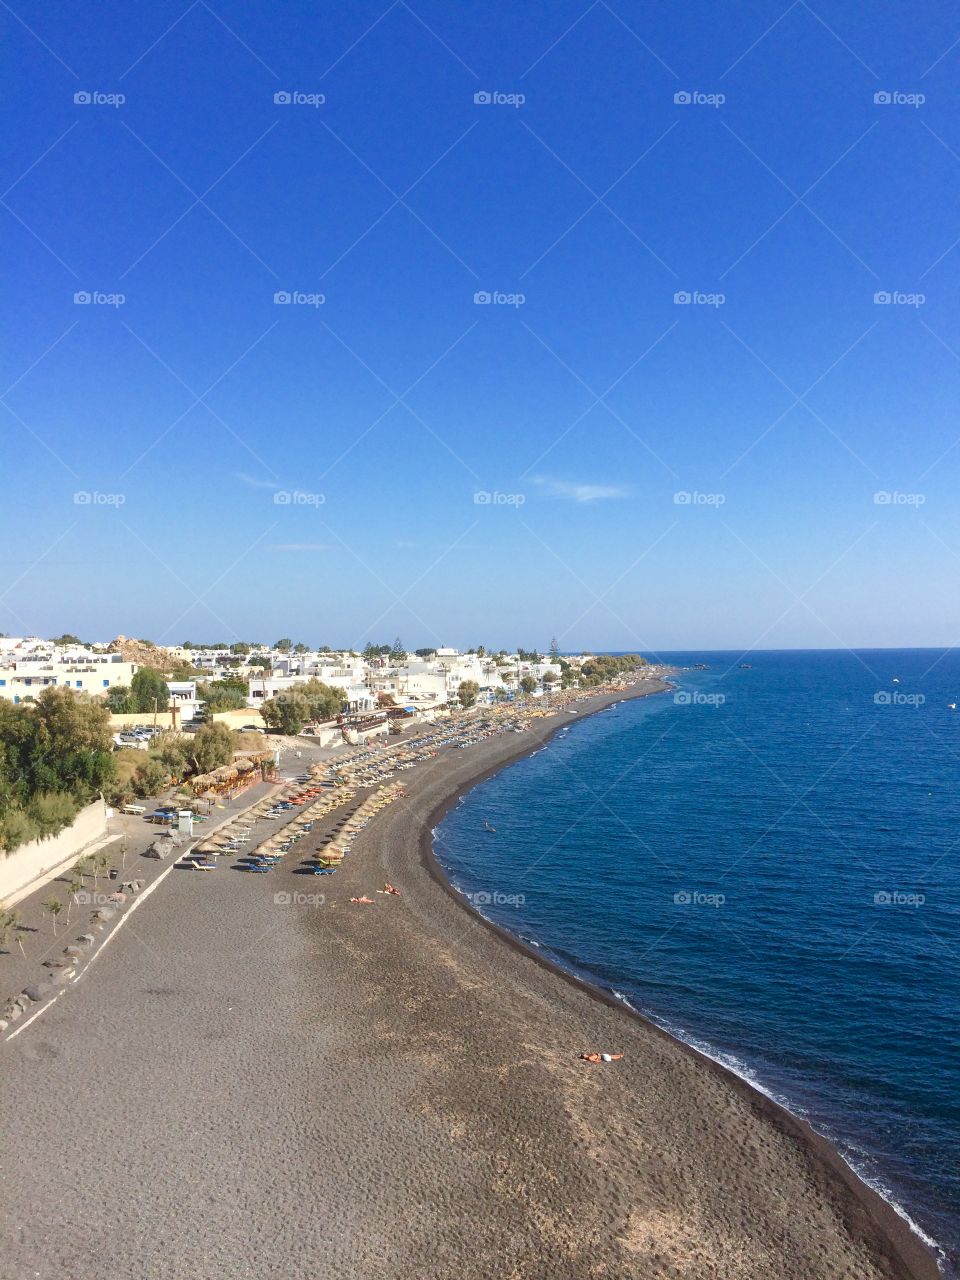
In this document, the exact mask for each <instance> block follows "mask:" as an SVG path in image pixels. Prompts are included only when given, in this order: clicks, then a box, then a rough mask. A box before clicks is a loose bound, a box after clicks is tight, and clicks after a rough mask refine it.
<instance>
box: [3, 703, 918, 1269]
mask: <svg viewBox="0 0 960 1280" xmlns="http://www.w3.org/2000/svg"><path fill="white" fill-rule="evenodd" d="M623 696H624V695H623V694H622V693H620V694H616V695H614V696H612V697H608V698H601V699H596V700H594V701H593V703H592V704H591V709H592V710H599V709H600V708H601V707H602V706H605V705H609V703H610V702H613V701H616V700H618V699H619V698H621V697H623ZM581 714H582V712H581ZM572 719H573V717H571V716H570V715H568V714H566V713H563V714H561V715H560V716H557V717H550V718H546V719H543V720H539V721H536V722H534V725H533V727H532V729H531V730H530V731H529V732H527V733H525V734H523V735H515V734H502V735H499V736H497V737H494V738H491V739H488V740H486V741H484V742H482V743H481V744H479V745H477V746H475V747H472V748H470V749H469V750H466V751H455V752H443V753H441V755H440V756H439V757H438V758H436V759H433V760H430V761H429V762H427V763H426V764H424V765H422V766H420V767H418V768H417V769H416V770H415V771H414V770H411V771H409V772H408V773H405V774H402V775H401V777H402V779H403V781H404V784H405V786H406V787H407V796H406V798H405V799H404V800H403V801H401V802H398V803H395V804H393V805H392V806H390V807H389V808H388V809H387V810H386V811H385V812H383V813H382V814H380V815H379V816H378V817H377V818H376V819H375V820H374V822H373V823H372V825H371V826H370V827H369V828H368V829H367V830H366V831H364V832H363V833H362V834H361V836H360V837H359V838H358V839H357V840H356V842H355V845H354V849H353V852H352V853H351V854H350V856H349V858H348V860H347V862H346V864H345V866H344V867H343V869H342V870H341V871H339V872H338V873H337V874H336V875H335V876H331V877H322V878H318V879H313V878H308V877H303V876H298V875H296V874H294V873H293V867H294V866H295V864H296V861H297V860H296V859H295V858H289V859H288V860H287V864H288V865H285V866H284V867H283V868H282V869H280V870H278V871H277V872H275V873H272V874H271V875H269V876H265V877H258V876H254V877H251V876H243V875H237V874H233V873H231V872H229V871H227V870H223V871H219V872H218V873H217V874H216V875H210V876H199V875H178V874H174V875H172V876H170V877H169V878H168V879H167V880H166V881H165V882H164V884H163V885H162V886H161V889H160V891H159V892H158V893H157V894H156V895H154V897H153V898H152V899H151V900H150V902H149V903H147V904H145V906H144V910H143V911H141V912H139V913H138V914H137V916H136V917H135V918H134V919H133V920H132V921H131V924H130V927H129V928H127V929H126V930H125V931H124V932H123V933H122V934H121V935H120V936H118V938H117V940H116V943H115V945H114V946H112V947H111V948H110V949H109V950H108V951H107V952H106V953H105V954H104V955H103V957H102V958H101V959H100V960H99V962H98V963H97V964H96V965H95V966H94V967H93V968H92V970H91V971H90V973H89V974H87V975H84V976H83V977H81V979H80V980H79V981H78V983H77V984H76V986H75V988H74V989H72V990H71V991H69V992H68V993H67V995H66V996H65V997H64V998H63V999H62V1000H60V1001H59V1002H58V1004H57V1005H56V1006H55V1007H54V1008H53V1009H51V1010H50V1012H49V1014H48V1015H46V1016H45V1017H43V1018H42V1019H40V1020H39V1021H38V1022H37V1023H36V1024H34V1025H33V1026H31V1027H28V1028H27V1030H26V1031H25V1032H24V1034H22V1035H21V1036H19V1037H18V1038H17V1039H16V1040H15V1041H13V1042H12V1043H10V1044H6V1045H4V1046H2V1055H3V1056H2V1062H0V1071H2V1072H3V1081H4V1118H3V1139H4V1151H5V1158H4V1161H3V1166H2V1173H0V1176H2V1179H3V1184H2V1185H3V1192H2V1196H3V1203H4V1212H3V1221H2V1231H0V1256H2V1258H3V1267H2V1270H3V1274H4V1275H5V1276H9V1277H10V1278H11V1280H27V1278H28V1277H31V1278H36V1277H40V1278H42V1280H54V1278H56V1280H61V1278H62V1277H78V1278H79V1277H83V1278H84V1280H100V1278H101V1277H103V1278H104V1280H106V1278H107V1277H110V1278H111V1280H112V1278H124V1280H125V1278H126V1277H131V1278H132V1277H137V1278H138V1280H140V1278H142V1277H163V1278H164V1280H166V1278H167V1277H169V1278H177V1280H179V1278H180V1277H184V1278H186V1277H191V1278H195V1277H211V1278H216V1280H219V1278H220V1277H223V1278H224V1280H226V1278H228V1277H229V1278H230V1280H233V1278H235V1277H274V1276H275V1277H280V1276H284V1277H291V1276H296V1277H301V1276H302V1277H321V1278H324V1280H325V1278H326V1277H333V1276H337V1277H342V1276H344V1275H347V1276H351V1277H353V1276H356V1277H369V1278H371V1280H395V1278H396V1280H399V1278H401V1277H403V1278H404V1280H406V1278H408V1277H409V1278H410V1280H413V1278H414V1277H416V1278H417V1280H441V1278H442V1280H447V1278H448V1277H471V1278H472V1277H477V1278H478V1280H479V1278H480V1277H485V1278H486V1277H501V1276H504V1277H517V1278H520V1277H523V1278H530V1280H532V1278H534V1277H537V1278H539V1277H560V1278H565V1277H571V1280H572V1278H573V1277H577V1278H578V1280H582V1277H585V1276H590V1277H618V1278H619V1277H655V1276H656V1277H698V1278H701V1277H711V1278H714V1277H715V1278H716V1280H721V1278H723V1280H729V1278H732V1277H743V1278H747V1277H749V1278H751V1280H752V1278H756V1280H760V1278H761V1277H762V1278H763V1280H767V1278H768V1277H773V1276H776V1277H784V1278H787V1280H793V1278H794V1277H795V1278H796V1280H811V1278H814V1277H818V1278H824V1280H826V1278H829V1280H874V1278H877V1280H879V1278H880V1277H885V1278H887V1280H893V1278H894V1277H902V1278H906V1277H916V1278H921V1277H922V1278H924V1280H926V1278H928V1277H930V1278H932V1277H933V1276H935V1275H936V1267H935V1264H934V1260H933V1258H932V1256H931V1255H930V1254H929V1253H928V1251H927V1250H926V1249H925V1248H924V1247H923V1245H922V1244H921V1242H920V1241H919V1240H918V1239H917V1238H916V1237H915V1236H914V1235H912V1234H911V1233H910V1231H909V1230H908V1228H907V1226H906V1224H905V1223H904V1222H903V1221H902V1220H901V1219H900V1218H899V1217H898V1216H897V1215H896V1214H895V1213H894V1211H893V1210H892V1209H891V1208H890V1207H889V1206H888V1205H886V1204H885V1203H884V1202H883V1201H882V1200H881V1199H880V1198H879V1197H878V1196H876V1195H874V1194H873V1193H872V1192H871V1191H869V1189H868V1188H866V1187H865V1186H863V1185H862V1184H861V1183H860V1182H859V1181H858V1180H857V1179H856V1178H855V1177H854V1175H853V1174H852V1173H851V1172H850V1171H849V1170H848V1169H847V1167H846V1166H845V1165H844V1164H843V1162H842V1161H841V1160H840V1159H839V1157H838V1156H836V1154H835V1153H834V1152H833V1151H832V1150H831V1148H830V1147H829V1146H828V1144H826V1143H825V1142H823V1141H821V1140H820V1139H819V1138H817V1137H816V1136H815V1135H814V1134H812V1133H811V1131H810V1130H809V1129H808V1128H807V1127H806V1126H805V1125H803V1124H802V1123H800V1122H798V1121H796V1120H794V1119H793V1118H792V1117H790V1116H789V1115H787V1114H786V1113H785V1112H783V1111H782V1110H781V1109H780V1108H778V1107H776V1106H775V1105H774V1104H773V1103H771V1102H769V1101H768V1100H767V1099H766V1098H764V1097H762V1096H761V1095H759V1094H757V1093H756V1092H754V1091H753V1090H751V1089H750V1088H749V1087H748V1086H747V1085H746V1084H744V1083H743V1082H741V1081H740V1080H738V1079H736V1078H735V1077H733V1076H731V1075H729V1074H728V1073H726V1072H725V1071H723V1070H722V1069H721V1068H719V1067H718V1066H716V1065H715V1064H714V1063H712V1062H710V1061H708V1060H706V1059H704V1058H702V1057H701V1056H700V1055H698V1054H696V1053H695V1052H693V1051H692V1050H690V1049H688V1048H687V1047H685V1046H683V1045H681V1044H679V1043H678V1042H676V1041H674V1040H672V1039H671V1038H670V1037H668V1036H667V1035H665V1034H664V1033H662V1032H660V1031H659V1030H658V1029H656V1028H655V1027H653V1026H651V1025H650V1024H649V1023H647V1022H645V1021H644V1020H643V1019H641V1018H638V1017H636V1016H634V1015H632V1014H631V1013H630V1012H629V1011H628V1010H626V1009H624V1008H623V1007H622V1006H621V1005H620V1004H619V1003H618V1002H617V1001H615V1000H614V999H612V998H608V997H607V996H605V995H604V994H603V993H597V992H593V991H591V990H589V989H588V988H586V987H585V986H583V985H582V984H581V983H579V982H577V981H575V980H573V979H572V978H569V977H567V976H566V975H562V974H560V973H558V972H557V971H556V970H554V969H553V968H552V967H550V966H549V965H547V964H545V963H543V961H542V960H541V959H540V958H538V957H536V956H534V955H531V954H528V953H527V952H526V951H525V950H524V949H523V948H522V947H521V946H519V945H518V944H516V943H515V942H514V941H513V940H512V939H510V938H509V937H507V936H506V935H504V934H502V933H501V932H500V931H499V930H497V929H495V928H494V927H492V926H490V925H489V924H488V923H486V922H485V921H482V920H481V919H480V918H479V917H477V916H475V915H474V914H473V913H471V912H470V911H468V910H467V909H466V907H465V905H464V903H463V901H462V900H461V899H460V898H459V896H458V895H456V894H455V893H454V892H453V891H452V890H451V889H450V888H449V886H448V885H447V883H446V881H445V879H444V878H443V876H442V874H441V873H440V871H439V869H438V868H437V866H436V864H435V862H434V860H433V855H432V851H431V848H430V831H431V828H432V827H433V826H434V825H435V824H436V822H437V820H438V818H439V816H440V815H441V814H442V813H443V812H444V810H445V809H446V808H447V807H449V806H450V805H451V804H452V803H455V800H456V797H457V796H458V795H460V794H462V793H463V791H464V790H466V789H467V788H469V787H470V786H472V785H474V784H475V783H476V782H477V781H478V780H479V779H480V778H481V777H483V776H485V775H487V774H489V773H491V772H492V771H494V770H496V769H498V768H500V767H502V766H503V765H504V764H505V763H507V762H508V761H509V760H511V759H514V758H516V757H518V756H519V755H521V754H524V753H525V752H528V751H530V750H533V749H535V748H536V747H537V746H539V745H540V744H541V743H542V741H543V740H544V739H545V738H546V737H548V736H549V735H550V733H552V732H553V731H554V730H555V729H556V728H557V727H558V725H559V724H567V723H570V721H571V720H572ZM385 880H389V881H390V882H392V883H393V884H394V885H396V886H397V887H398V888H400V890H401V894H402V896H401V897H399V898H396V897H389V896H384V895H382V894H379V893H377V892H376V890H378V889H381V888H382V887H383V883H384V881H385ZM492 887H493V886H492ZM278 893H279V894H281V895H283V894H286V895H288V897H290V898H291V901H287V902H284V901H280V902H278V901H276V895H278ZM363 893H366V894H369V895H370V897H371V898H372V899H373V902H372V904H371V905H367V906H358V905H353V904H351V903H350V901H349V899H350V897H352V896H355V895H358V894H363ZM315 894H322V895H323V896H324V899H325V901H324V902H323V904H322V905H320V904H316V903H315V902H314V901H311V900H310V895H315ZM297 895H301V898H300V899H299V900H298V898H297ZM594 1047H599V1048H603V1049H613V1048H616V1049H622V1050H623V1051H624V1053H625V1057H624V1060H623V1061H622V1062H619V1063H616V1064H611V1065H605V1066H593V1065H591V1064H588V1063H584V1062H580V1061H579V1060H578V1058H577V1054H578V1053H579V1052H580V1051H581V1050H582V1049H587V1048H594Z"/></svg>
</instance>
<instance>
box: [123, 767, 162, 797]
mask: <svg viewBox="0 0 960 1280" xmlns="http://www.w3.org/2000/svg"><path fill="white" fill-rule="evenodd" d="M169 780H170V774H169V773H168V772H167V770H166V769H165V768H164V767H163V765H162V764H161V763H160V761H159V760H154V759H152V758H148V759H146V760H144V762H143V764H142V765H140V766H139V767H138V768H137V771H136V772H135V773H134V775H133V778H132V780H131V781H132V785H133V789H134V791H135V792H136V794H137V795H138V796H140V797H143V796H157V795H159V794H160V792H161V791H164V790H166V787H167V783H168V782H169Z"/></svg>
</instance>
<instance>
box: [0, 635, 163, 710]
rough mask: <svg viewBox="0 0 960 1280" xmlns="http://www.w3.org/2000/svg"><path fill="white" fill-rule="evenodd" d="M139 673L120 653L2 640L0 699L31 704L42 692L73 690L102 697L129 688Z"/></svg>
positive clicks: (72, 646)
mask: <svg viewBox="0 0 960 1280" xmlns="http://www.w3.org/2000/svg"><path fill="white" fill-rule="evenodd" d="M138 670H139V668H138V667H137V664H136V663H135V662H124V661H123V659H122V657H121V655H120V654H119V653H94V652H93V650H91V649H86V648H84V647H83V646H82V645H65V646H62V647H60V646H57V645H53V644H50V643H49V641H44V640H36V639H35V638H33V637H31V639H30V640H28V641H23V640H21V641H14V642H11V641H9V640H7V641H5V642H4V644H3V648H2V649H0V698H5V699H6V700H7V701H8V702H14V703H20V702H32V701H35V700H36V698H37V696H38V695H39V694H41V693H43V691H44V689H52V688H61V689H64V688H66V689H73V690H74V692H77V693H89V694H92V695H94V696H95V697H102V696H103V695H104V694H105V693H106V692H107V691H108V690H109V689H112V688H115V687H116V686H117V685H129V683H130V681H131V680H132V679H133V676H134V674H135V673H136V672H137V671H138Z"/></svg>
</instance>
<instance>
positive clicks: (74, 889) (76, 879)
mask: <svg viewBox="0 0 960 1280" xmlns="http://www.w3.org/2000/svg"><path fill="white" fill-rule="evenodd" d="M82 888H83V877H82V876H81V875H80V874H79V872H78V871H76V870H74V873H73V875H72V876H71V877H70V879H69V880H68V881H67V924H69V923H70V908H71V907H72V906H73V904H74V903H75V902H76V900H77V894H78V893H79V892H80V890H81V889H82Z"/></svg>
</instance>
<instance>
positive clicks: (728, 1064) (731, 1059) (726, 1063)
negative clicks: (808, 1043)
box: [613, 991, 946, 1270]
mask: <svg viewBox="0 0 960 1280" xmlns="http://www.w3.org/2000/svg"><path fill="white" fill-rule="evenodd" d="M613 994H614V995H615V996H616V997H617V998H618V999H621V1000H623V1002H624V1004H626V1005H628V1006H629V1007H630V1008H633V1005H631V1004H630V1002H629V1001H628V1000H626V999H625V998H624V997H623V996H621V994H620V992H619V991H614V993H613ZM644 1016H645V1017H649V1018H650V1021H651V1022H655V1023H656V1024H657V1026H658V1027H661V1028H662V1029H663V1030H664V1031H666V1032H668V1033H669V1034H670V1035H671V1036H673V1038H674V1039H675V1040H680V1041H682V1042H683V1043H684V1044H687V1045H689V1046H690V1047H691V1048H692V1049H696V1051H697V1052H698V1053H701V1054H703V1056H704V1057H705V1058H709V1059H710V1060H711V1061H712V1062H716V1063H717V1064H718V1065H719V1066H721V1067H723V1068H724V1070H725V1071H729V1072H731V1073H732V1074H733V1075H735V1076H739V1078H740V1079H741V1080H744V1081H746V1083H747V1084H748V1085H749V1086H750V1087H751V1089H756V1091H757V1092H758V1093H762V1094H763V1096H764V1097H765V1098H769V1099H770V1101H771V1102H775V1103H776V1104H777V1106H778V1107H782V1108H783V1109H784V1111H788V1112H789V1113H790V1115H792V1116H795V1117H796V1118H797V1119H798V1120H804V1121H806V1123H807V1124H811V1127H812V1128H814V1130H815V1131H816V1132H817V1133H820V1130H819V1129H817V1127H816V1126H815V1125H812V1123H811V1121H810V1119H809V1117H808V1116H807V1115H806V1113H805V1112H804V1110H803V1108H802V1107H799V1106H797V1104H796V1103H795V1102H793V1100H792V1099H790V1098H788V1097H786V1095H785V1094H782V1093H777V1092H776V1091H775V1090H773V1089H771V1088H770V1087H769V1086H768V1085H766V1084H764V1082H763V1081H762V1080H761V1079H760V1078H759V1076H758V1075H757V1073H756V1072H755V1071H754V1070H753V1068H752V1067H750V1066H748V1065H747V1063H745V1062H742V1061H741V1060H740V1059H739V1058H737V1057H735V1056H734V1055H733V1054H732V1053H724V1052H722V1051H720V1050H717V1049H715V1048H714V1047H713V1046H712V1045H710V1044H708V1043H707V1042H706V1041H704V1040H700V1039H699V1038H698V1037H696V1036H692V1035H690V1033H689V1032H688V1031H685V1030H683V1029H682V1028H680V1027H677V1026H674V1025H673V1024H671V1023H669V1022H667V1021H666V1020H665V1019H662V1018H655V1017H652V1016H651V1015H650V1014H644ZM820 1136H821V1137H824V1138H826V1139H827V1141H828V1142H829V1143H830V1145H831V1146H832V1147H833V1148H834V1150H835V1151H837V1154H838V1155H839V1156H840V1159H841V1160H842V1161H843V1162H844V1164H845V1165H847V1166H848V1167H849V1168H850V1169H852V1170H853V1172H854V1173H855V1174H856V1175H857V1177H858V1178H859V1179H860V1181H861V1182H862V1183H864V1184H865V1185H866V1186H868V1187H869V1188H870V1189H871V1191H875V1192H876V1193H877V1195H878V1196H880V1198H881V1199H883V1200H886V1202H887V1204H888V1205H889V1206H890V1208H891V1209H893V1211H894V1212H895V1213H896V1214H897V1215H898V1216H899V1217H901V1218H902V1219H903V1220H904V1222H905V1223H906V1224H907V1226H908V1227H909V1228H910V1230H911V1231H912V1232H913V1233H914V1235H915V1236H918V1237H919V1238H920V1239H921V1240H922V1241H923V1243H924V1244H925V1245H926V1246H927V1248H929V1249H933V1250H934V1251H935V1253H936V1254H937V1255H938V1259H939V1260H940V1262H942V1260H943V1259H945V1258H946V1253H945V1251H944V1250H943V1248H942V1247H941V1246H940V1245H939V1244H938V1243H937V1241H936V1240H935V1239H934V1238H933V1237H932V1236H931V1235H929V1234H928V1233H927V1232H926V1231H924V1229H923V1227H921V1226H920V1224H919V1223H918V1222H916V1221H915V1220H914V1219H913V1218H912V1217H911V1216H910V1214H909V1213H908V1212H907V1210H906V1209H905V1208H904V1207H903V1205H902V1204H901V1203H900V1202H899V1200H897V1199H896V1197H895V1195H894V1193H893V1191H892V1190H891V1189H890V1188H889V1187H888V1186H886V1184H885V1183H884V1182H882V1181H881V1180H880V1179H879V1178H878V1177H877V1176H876V1175H874V1174H870V1173H867V1172H866V1171H865V1170H864V1169H862V1168H861V1167H859V1164H858V1161H857V1160H856V1159H855V1158H853V1157H852V1156H851V1155H850V1154H849V1152H845V1151H842V1150H840V1149H839V1147H838V1145H837V1143H838V1139H837V1138H835V1137H833V1136H831V1135H829V1134H820ZM940 1262H938V1265H939V1264H940ZM941 1270H942V1266H941Z"/></svg>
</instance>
